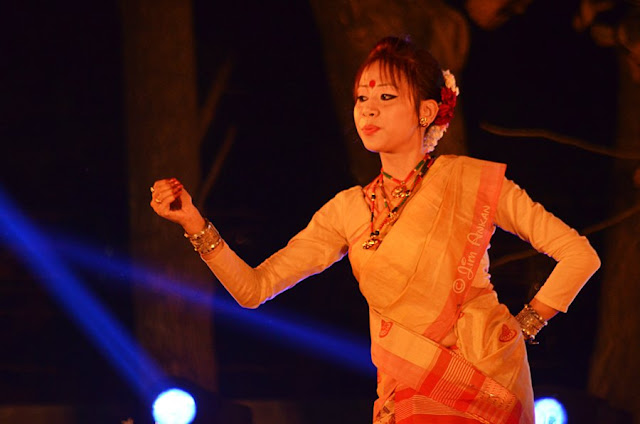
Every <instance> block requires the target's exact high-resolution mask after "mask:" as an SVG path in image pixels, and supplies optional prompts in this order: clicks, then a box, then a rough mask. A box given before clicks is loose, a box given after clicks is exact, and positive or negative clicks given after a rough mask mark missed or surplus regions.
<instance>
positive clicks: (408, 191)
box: [362, 155, 435, 250]
mask: <svg viewBox="0 0 640 424" xmlns="http://www.w3.org/2000/svg"><path fill="white" fill-rule="evenodd" d="M434 161H435V159H434V158H431V156H429V155H425V157H424V158H423V159H422V160H421V161H420V162H419V163H418V165H416V167H415V168H414V169H413V171H411V172H410V173H409V175H407V177H406V178H405V179H404V180H398V179H397V178H394V177H393V176H391V175H390V174H388V173H386V172H384V170H380V175H378V176H377V177H376V179H375V180H374V181H373V182H372V189H371V196H370V200H371V232H370V234H369V239H368V240H367V241H365V242H364V243H362V248H363V249H366V250H368V249H374V250H375V249H377V248H378V246H380V243H382V237H383V236H384V234H386V233H387V232H388V231H389V230H390V229H391V226H393V224H394V223H395V222H396V221H397V220H398V218H399V217H400V213H401V212H402V210H403V209H404V206H405V205H406V204H407V201H408V200H409V198H410V197H411V195H412V194H413V192H414V191H415V189H416V188H417V187H418V184H419V183H420V181H422V178H423V177H424V175H425V174H426V173H427V171H428V170H429V168H430V167H431V165H432V164H433V162H434ZM411 177H413V181H412V184H411V186H410V188H409V187H408V185H407V183H408V181H409V180H410V179H411ZM384 178H387V179H390V180H391V181H393V182H395V183H396V184H398V187H396V188H395V189H394V190H393V191H392V196H393V197H394V198H396V199H400V202H399V203H398V204H397V205H395V206H393V204H392V203H391V202H390V201H389V199H388V198H387V194H386V193H385V190H384ZM376 188H379V189H380V192H381V193H382V200H383V203H384V208H383V209H382V211H380V213H382V212H384V211H385V210H387V211H388V213H387V216H385V218H384V219H383V220H382V222H381V223H380V225H379V226H378V228H377V229H376V228H375V218H376ZM383 233H384V234H383Z"/></svg>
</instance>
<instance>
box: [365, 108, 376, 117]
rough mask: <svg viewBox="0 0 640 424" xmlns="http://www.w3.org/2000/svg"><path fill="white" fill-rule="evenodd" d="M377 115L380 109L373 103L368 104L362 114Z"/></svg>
mask: <svg viewBox="0 0 640 424" xmlns="http://www.w3.org/2000/svg"><path fill="white" fill-rule="evenodd" d="M377 115H378V109H377V108H375V107H373V106H371V105H367V106H364V107H363V108H362V116H369V117H372V116H377Z"/></svg>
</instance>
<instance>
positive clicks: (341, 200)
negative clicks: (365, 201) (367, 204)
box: [322, 185, 363, 209]
mask: <svg viewBox="0 0 640 424" xmlns="http://www.w3.org/2000/svg"><path fill="white" fill-rule="evenodd" d="M362 198H363V192H362V187H361V186H359V185H357V186H353V187H349V188H347V189H345V190H342V191H339V192H338V193H337V194H336V195H335V196H333V198H331V199H329V201H327V202H326V203H325V204H324V206H323V207H322V209H333V208H340V209H342V208H345V207H349V205H353V204H354V203H356V202H362Z"/></svg>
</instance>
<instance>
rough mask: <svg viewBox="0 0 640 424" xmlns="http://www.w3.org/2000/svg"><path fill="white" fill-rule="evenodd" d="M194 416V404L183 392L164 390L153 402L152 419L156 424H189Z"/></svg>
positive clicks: (190, 397) (191, 397) (188, 395)
mask: <svg viewBox="0 0 640 424" xmlns="http://www.w3.org/2000/svg"><path fill="white" fill-rule="evenodd" d="M195 416H196V402H195V400H193V396H191V395H190V394H189V393H187V392H185V391H184V390H180V389H175V388H173V389H168V390H165V391H164V392H162V393H160V394H159V395H158V397H157V398H156V400H155V401H154V402H153V418H154V420H155V421H156V423H157V424H189V423H190V422H192V421H193V419H194V418H195Z"/></svg>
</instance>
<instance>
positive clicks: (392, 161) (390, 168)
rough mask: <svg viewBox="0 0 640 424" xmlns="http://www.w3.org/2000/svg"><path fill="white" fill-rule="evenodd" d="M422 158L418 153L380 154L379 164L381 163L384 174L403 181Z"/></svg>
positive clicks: (420, 153)
mask: <svg viewBox="0 0 640 424" xmlns="http://www.w3.org/2000/svg"><path fill="white" fill-rule="evenodd" d="M423 157H424V155H423V154H422V152H420V151H414V152H410V153H380V162H382V169H383V170H384V172H386V173H387V174H391V175H392V176H393V177H395V178H397V179H399V180H403V179H404V178H405V177H406V176H407V175H409V173H410V172H411V171H413V169H414V168H415V167H416V165H417V164H418V162H420V161H421V160H422V158H423Z"/></svg>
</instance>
